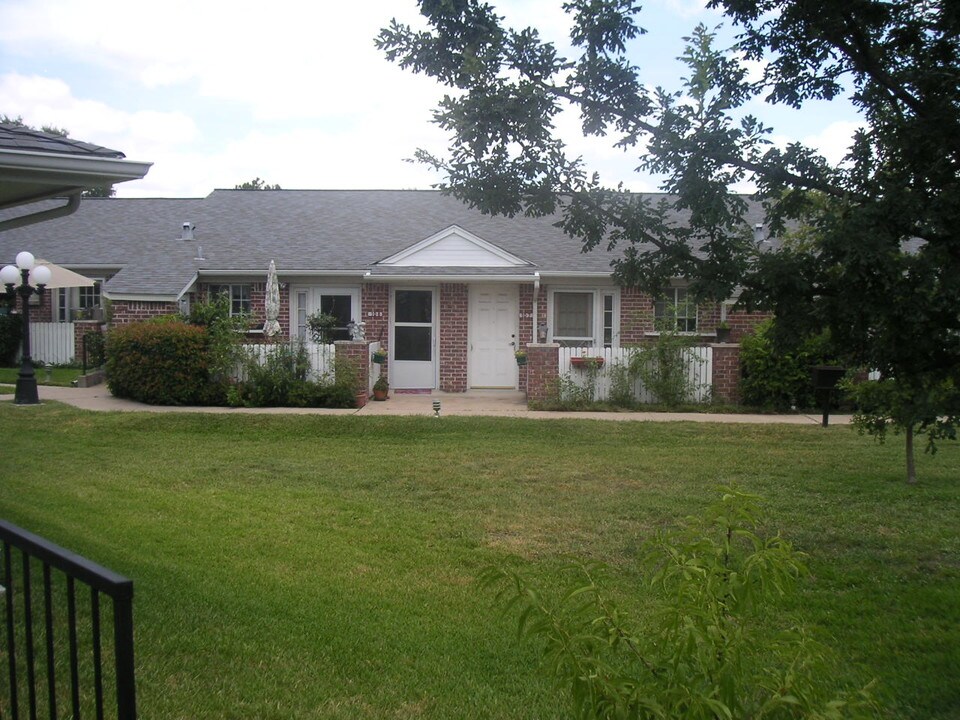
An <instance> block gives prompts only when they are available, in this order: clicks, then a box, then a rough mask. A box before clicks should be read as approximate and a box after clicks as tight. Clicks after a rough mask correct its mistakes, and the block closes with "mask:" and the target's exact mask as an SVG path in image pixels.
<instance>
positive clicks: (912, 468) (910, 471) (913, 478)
mask: <svg viewBox="0 0 960 720" xmlns="http://www.w3.org/2000/svg"><path fill="white" fill-rule="evenodd" d="M906 435H907V484H908V485H916V484H917V467H916V464H915V462H914V459H913V424H912V423H911V424H910V425H907V433H906Z"/></svg>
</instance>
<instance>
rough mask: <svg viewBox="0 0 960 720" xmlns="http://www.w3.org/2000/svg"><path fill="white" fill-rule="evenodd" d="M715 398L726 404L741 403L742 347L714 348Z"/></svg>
mask: <svg viewBox="0 0 960 720" xmlns="http://www.w3.org/2000/svg"><path fill="white" fill-rule="evenodd" d="M713 397H714V400H718V401H721V402H726V403H734V404H736V403H738V402H740V346H739V345H733V344H723V345H714V346H713Z"/></svg>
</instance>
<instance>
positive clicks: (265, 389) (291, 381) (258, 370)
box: [231, 344, 310, 407]
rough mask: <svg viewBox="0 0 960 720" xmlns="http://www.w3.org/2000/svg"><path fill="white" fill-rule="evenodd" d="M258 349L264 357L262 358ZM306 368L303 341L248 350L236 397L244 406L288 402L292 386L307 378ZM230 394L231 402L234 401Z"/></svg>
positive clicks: (261, 405) (286, 403)
mask: <svg viewBox="0 0 960 720" xmlns="http://www.w3.org/2000/svg"><path fill="white" fill-rule="evenodd" d="M261 353H263V354H265V357H263V358H261V357H260V356H261ZM309 368H310V364H309V361H308V360H307V355H306V352H305V350H304V348H303V346H302V345H287V344H278V345H271V346H266V347H263V348H260V347H256V348H254V349H250V350H247V351H246V354H245V356H244V359H243V363H242V377H243V380H242V381H241V382H239V383H238V384H237V389H236V395H235V397H236V400H238V401H240V404H242V405H246V406H247V407H286V406H289V405H290V393H291V390H292V389H293V388H294V387H295V386H296V385H297V384H298V383H303V382H304V381H305V380H306V377H307V371H308V370H309ZM233 397H234V396H233V395H232V396H231V403H234V402H236V401H235V400H234V399H232V398H233Z"/></svg>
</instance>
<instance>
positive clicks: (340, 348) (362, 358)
mask: <svg viewBox="0 0 960 720" xmlns="http://www.w3.org/2000/svg"><path fill="white" fill-rule="evenodd" d="M334 346H335V347H336V358H337V363H338V364H339V363H340V362H341V361H343V362H348V363H350V364H351V365H353V367H354V369H355V370H356V373H357V385H356V388H354V392H355V393H356V395H357V407H363V406H364V405H366V404H367V398H368V396H369V393H370V341H369V340H337V341H336V342H335V343H334Z"/></svg>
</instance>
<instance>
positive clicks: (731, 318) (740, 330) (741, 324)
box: [727, 312, 773, 342]
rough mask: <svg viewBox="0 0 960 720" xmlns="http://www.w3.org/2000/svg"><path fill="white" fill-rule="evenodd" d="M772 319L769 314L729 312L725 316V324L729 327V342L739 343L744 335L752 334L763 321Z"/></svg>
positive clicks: (771, 315) (771, 314)
mask: <svg viewBox="0 0 960 720" xmlns="http://www.w3.org/2000/svg"><path fill="white" fill-rule="evenodd" d="M772 317H773V313H771V312H731V313H728V314H727V324H728V325H729V326H730V341H731V342H740V339H741V338H742V337H743V336H744V335H749V334H750V333H752V332H753V330H754V328H756V327H757V325H759V324H760V323H762V322H763V321H764V320H769V319H770V318H772Z"/></svg>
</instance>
